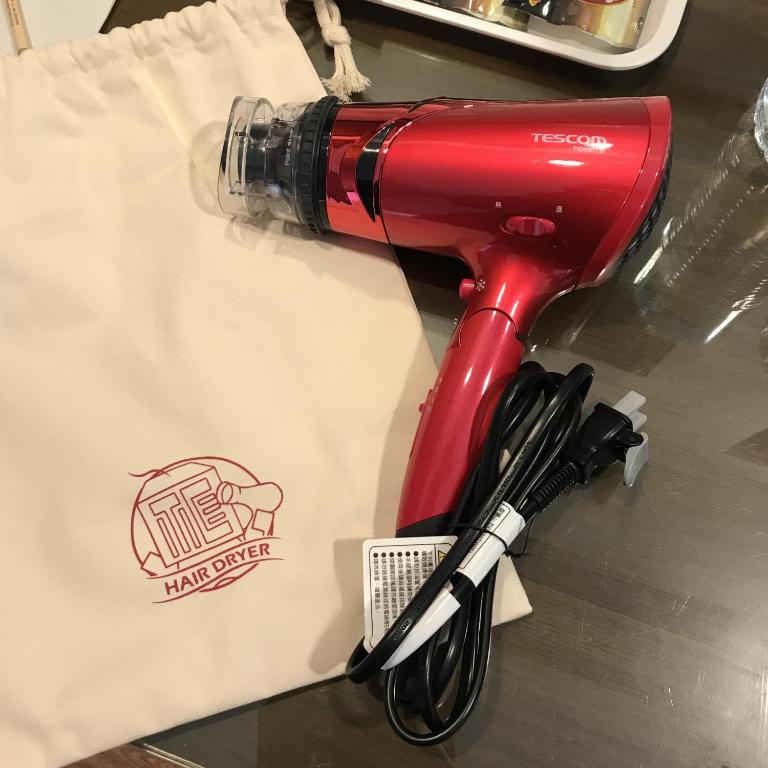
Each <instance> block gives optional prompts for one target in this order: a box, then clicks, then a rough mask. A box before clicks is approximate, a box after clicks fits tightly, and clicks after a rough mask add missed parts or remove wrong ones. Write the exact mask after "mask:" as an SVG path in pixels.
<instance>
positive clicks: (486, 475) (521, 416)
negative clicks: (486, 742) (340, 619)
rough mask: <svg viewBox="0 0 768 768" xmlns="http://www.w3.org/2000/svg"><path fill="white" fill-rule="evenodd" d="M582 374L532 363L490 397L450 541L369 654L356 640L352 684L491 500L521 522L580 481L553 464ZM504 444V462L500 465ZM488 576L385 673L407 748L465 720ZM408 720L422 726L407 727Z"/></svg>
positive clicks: (391, 709) (486, 639)
mask: <svg viewBox="0 0 768 768" xmlns="http://www.w3.org/2000/svg"><path fill="white" fill-rule="evenodd" d="M592 376H593V369H592V368H591V367H590V366H588V365H586V364H583V363H582V364H579V365H577V366H576V367H575V368H574V369H573V370H572V371H571V372H570V373H569V374H568V375H567V376H564V375H563V374H560V373H552V372H548V371H546V370H545V369H544V368H543V367H542V366H541V365H539V364H538V363H534V362H528V363H525V364H524V365H522V366H521V367H520V370H519V371H518V373H517V375H516V376H515V377H514V378H513V379H512V380H511V381H510V382H509V384H508V385H507V387H506V388H505V390H504V392H503V393H502V395H501V397H500V398H499V402H498V405H497V406H496V410H495V412H494V416H493V419H492V423H491V426H490V428H489V431H488V436H487V438H486V441H485V444H484V447H483V451H482V455H481V457H480V460H479V461H478V463H477V465H476V467H475V469H474V471H473V472H472V474H471V476H470V478H469V480H468V482H467V483H466V485H465V487H464V489H463V492H462V494H461V496H460V498H459V500H458V502H457V504H456V508H455V509H454V510H453V513H452V515H451V516H450V517H449V520H448V530H447V531H446V532H447V533H455V534H457V535H458V539H457V541H456V543H455V544H454V545H453V546H452V547H451V549H450V550H449V552H448V554H447V555H446V557H445V558H444V560H443V561H442V562H441V563H440V564H439V565H438V567H437V568H436V569H435V571H434V572H433V573H432V574H431V575H430V577H429V578H428V579H427V580H426V581H425V582H424V584H423V585H422V587H421V589H420V590H419V591H418V592H417V593H416V595H415V596H414V597H413V599H412V600H411V602H410V603H409V604H408V605H407V606H406V608H405V609H404V610H403V612H402V613H401V614H400V616H399V617H398V619H397V621H396V622H395V623H394V624H393V625H392V627H391V628H390V629H389V631H388V632H387V633H386V634H385V636H384V637H383V638H382V639H381V640H380V641H379V643H378V644H377V645H376V646H375V647H374V648H373V650H372V651H371V652H370V653H366V651H365V649H364V647H363V645H362V641H361V643H359V644H358V646H357V648H356V649H355V651H354V652H353V654H352V656H351V658H350V661H349V664H348V669H347V671H348V673H349V676H350V678H351V679H352V680H353V681H355V682H363V681H364V680H367V679H369V678H371V677H372V676H374V675H375V674H377V673H378V672H379V671H380V670H381V667H382V666H383V665H384V664H385V663H386V661H387V660H388V659H389V657H390V656H391V655H392V653H393V652H394V651H395V649H396V648H397V647H398V646H399V645H400V643H401V642H402V641H403V640H404V638H405V637H406V636H407V634H408V633H409V632H410V630H411V629H412V628H413V626H414V625H415V624H416V622H417V621H418V619H419V617H420V616H421V615H422V614H423V613H424V611H425V610H426V609H427V608H428V607H429V605H430V603H431V602H432V600H434V598H435V596H436V595H437V593H438V592H439V591H440V589H441V588H442V586H443V585H444V584H445V583H446V582H447V581H449V579H450V577H451V576H452V574H453V573H454V571H455V570H456V568H457V567H458V566H459V564H460V563H461V561H462V559H463V558H464V556H465V555H466V554H467V552H468V551H469V550H470V548H471V547H472V546H473V544H474V543H475V542H476V541H477V539H478V538H479V537H480V536H481V535H482V534H483V530H484V529H485V527H486V526H487V525H488V523H489V520H490V518H491V516H492V515H493V513H494V512H495V510H496V509H497V508H498V506H499V504H500V503H501V502H503V501H506V502H508V503H509V504H511V505H512V506H513V507H514V508H515V509H516V510H517V512H518V513H519V514H520V515H521V516H522V517H523V518H524V519H525V520H526V521H530V520H531V519H532V518H533V516H534V515H536V514H537V513H538V512H539V511H541V510H542V509H544V508H545V507H546V506H548V505H549V504H550V503H551V502H552V501H553V500H554V499H555V498H556V497H557V496H559V495H560V494H561V493H563V491H565V490H566V489H567V488H570V487H571V486H572V485H574V484H575V483H576V482H584V480H583V479H582V478H581V477H580V476H579V472H578V470H577V468H576V467H575V466H574V465H573V462H571V461H566V462H562V461H561V458H562V456H563V454H564V450H565V449H566V447H567V446H568V445H569V444H570V443H571V442H572V441H573V439H574V437H575V436H576V434H577V432H578V431H579V424H580V421H581V412H582V405H583V402H584V398H585V396H586V394H587V392H588V390H589V386H590V384H591V381H592ZM526 423H528V427H527V429H525V432H524V434H522V436H519V434H517V433H518V430H521V427H523V426H524V425H525V424H526ZM630 426H631V424H630ZM505 447H506V448H507V450H509V451H510V458H509V459H508V460H507V461H506V463H504V465H503V466H502V455H503V451H504V449H505ZM495 580H496V567H494V568H493V569H492V570H491V571H490V572H489V573H488V575H487V576H486V577H485V579H484V580H483V581H482V582H481V583H480V585H479V586H478V587H477V589H475V591H474V592H473V593H472V595H471V598H470V599H469V600H468V601H467V602H466V603H464V604H463V605H462V607H461V608H460V609H459V611H458V612H457V613H456V614H455V615H454V616H453V618H452V619H451V620H450V621H449V622H448V623H447V624H446V625H445V626H444V627H443V629H442V630H441V631H440V632H438V633H437V634H435V635H434V636H433V637H432V638H431V639H430V640H429V641H428V642H427V643H426V644H425V645H424V646H423V647H422V648H420V649H419V650H418V651H416V652H415V653H413V654H412V655H411V656H410V657H409V658H407V659H406V660H405V661H404V662H403V663H401V664H399V665H397V666H396V667H394V668H393V669H391V670H389V671H387V672H386V673H385V680H384V700H385V711H386V715H387V719H388V720H389V723H390V725H391V726H392V728H393V730H394V731H395V733H397V734H398V736H400V737H401V738H402V739H403V740H405V741H407V742H409V743H410V744H415V745H419V746H429V745H432V744H438V743H439V742H441V741H444V740H445V739H447V738H449V737H450V736H452V735H453V734H454V733H456V731H458V730H459V729H460V728H461V727H462V725H464V723H465V722H466V721H467V719H468V718H469V716H470V715H471V714H472V711H473V709H474V707H475V705H476V704H477V700H478V697H479V694H480V691H481V689H482V686H483V682H484V680H485V675H486V671H487V668H488V658H489V654H490V646H491V627H492V616H491V610H492V605H493V593H494V586H495ZM409 717H410V718H414V717H415V718H416V719H419V720H421V723H422V724H423V726H424V727H423V728H422V729H420V730H416V729H415V728H412V727H410V726H409V725H408V724H407V723H406V718H409Z"/></svg>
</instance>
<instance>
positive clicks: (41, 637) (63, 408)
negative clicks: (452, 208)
mask: <svg viewBox="0 0 768 768" xmlns="http://www.w3.org/2000/svg"><path fill="white" fill-rule="evenodd" d="M338 34H339V33H338V30H336V31H335V32H334V36H338ZM342 37H343V36H342ZM238 94H252V95H259V96H265V97H267V98H269V99H270V100H272V101H273V103H282V102H286V101H307V100H313V99H316V98H318V97H320V96H322V95H323V89H322V87H321V84H320V81H319V79H318V77H317V75H316V74H315V72H314V71H313V70H312V67H311V65H310V63H309V60H308V58H307V56H306V54H305V53H304V51H303V49H302V47H301V44H300V43H299V40H298V38H297V37H296V35H295V34H294V32H293V31H292V29H291V28H290V26H289V24H288V22H287V21H286V18H285V15H284V12H283V9H282V7H281V4H280V2H279V0H247V1H246V0H221V1H220V2H219V3H218V4H217V5H213V4H206V5H204V6H201V7H199V8H191V9H187V10H185V11H183V12H182V13H179V14H171V15H170V16H168V17H166V18H165V19H164V20H162V21H152V22H148V23H144V24H140V25H139V26H137V27H134V28H132V29H130V30H125V29H119V30H115V31H113V32H111V33H110V34H108V35H106V36H96V37H93V38H90V39H86V40H82V41H77V42H74V43H71V44H66V45H58V46H55V47H52V48H49V49H46V50H42V51H29V52H27V53H24V54H22V55H21V56H20V57H19V58H18V59H16V58H7V59H4V60H2V61H1V62H0V103H2V110H0V361H1V362H2V375H1V376H0V423H1V424H2V443H0V487H2V496H1V497H0V498H1V499H2V501H0V557H1V558H2V566H3V572H4V578H3V579H2V582H1V583H2V586H1V587H0V590H1V592H2V605H3V617H4V620H3V627H2V634H0V650H1V651H2V653H1V654H0V656H1V660H0V765H2V766H8V768H43V767H46V768H47V767H49V766H60V765H63V764H66V763H69V762H70V761H73V760H75V759H78V758H81V757H84V756H86V755H89V754H92V753H95V752H97V751H99V750H101V749H105V748H108V747H111V746H114V745H117V744H120V743H122V742H125V741H127V740H129V739H133V738H137V737H140V736H142V735H145V734H148V733H152V732H156V731H158V730H161V729H165V728H168V727H170V726H173V725H175V724H178V723H181V722H185V721H189V720H192V719H195V718H198V717H201V716H204V715H208V714H211V713H214V712H217V711H221V710H225V709H228V708H230V707H234V706H237V705H240V704H243V703H246V702H249V701H254V700H257V699H259V698H262V697H266V696H271V695H274V694H276V693H279V692H281V691H286V690H290V689H292V688H295V687H297V686H302V685H306V684H308V683H312V682H315V681H319V680H323V679H326V678H328V677H331V676H333V675H338V674H340V673H342V672H343V669H344V663H345V660H346V657H347V654H348V653H349V652H350V650H351V648H352V647H353V645H354V644H355V642H356V641H357V639H358V638H359V637H360V635H361V632H362V628H363V621H362V598H361V584H360V582H361V541H362V540H363V539H365V538H367V537H370V536H371V535H377V536H387V535H390V534H391V531H392V528H393V524H394V518H395V512H396V509H397V502H398V495H399V490H400V485H401V482H402V477H403V472H404V467H405V462H406V459H407V456H408V451H409V448H410V444H411V439H412V436H413V433H414V430H415V428H416V423H417V417H418V409H417V406H418V403H419V401H420V399H421V398H422V397H423V395H424V393H425V391H426V389H427V388H428V387H429V385H430V384H431V382H432V380H433V377H434V375H435V369H434V363H433V361H432V358H431V356H430V353H429V351H428V349H427V347H426V344H425V341H424V337H423V334H422V330H421V326H420V323H419V318H418V316H417V314H416V311H415V309H414V307H413V304H412V301H411V298H410V295H409V293H408V289H407V286H406V283H405V281H404V279H403V276H402V274H401V272H400V269H399V267H398V266H397V264H396V262H395V261H394V259H393V258H392V256H391V254H390V253H389V251H388V249H386V248H383V247H380V246H378V245H373V244H370V243H366V242H361V241H352V240H351V239H344V238H326V239H316V238H314V237H312V236H311V235H309V234H307V233H304V232H302V231H299V230H294V229H288V228H287V227H286V226H285V225H282V224H280V223H277V222H271V223H268V222H261V221H259V222H255V223H251V224H249V223H243V222H235V221H231V220H229V219H228V218H226V217H225V216H224V215H223V214H221V213H220V212H219V210H218V207H217V203H216V198H215V186H216V170H217V163H218V155H219V152H220V147H221V141H222V137H223V135H224V128H225V119H226V117H227V114H228V112H229V107H230V103H231V101H232V99H233V97H234V96H236V95H238ZM510 574H511V575H510V578H509V579H508V580H506V581H505V583H504V585H502V586H503V587H504V588H503V589H502V590H501V592H502V593H503V605H502V607H501V611H500V613H499V614H498V616H499V617H500V618H512V617H514V616H518V615H521V614H522V613H525V612H527V611H528V610H529V607H528V603H527V601H526V600H525V596H524V594H523V592H522V589H521V587H520V586H519V582H518V581H516V577H515V576H514V572H513V571H512V570H511V569H510Z"/></svg>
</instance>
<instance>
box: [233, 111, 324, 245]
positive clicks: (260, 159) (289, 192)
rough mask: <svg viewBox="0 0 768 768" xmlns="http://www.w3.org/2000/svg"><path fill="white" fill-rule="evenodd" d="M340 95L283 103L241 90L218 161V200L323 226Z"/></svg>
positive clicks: (241, 210) (236, 210)
mask: <svg viewBox="0 0 768 768" xmlns="http://www.w3.org/2000/svg"><path fill="white" fill-rule="evenodd" d="M337 104H338V99H336V98H335V97H332V96H326V97H325V98H323V99H320V100H319V101H315V102H309V103H306V104H282V105H281V106H279V107H278V108H277V109H275V108H274V107H273V106H272V104H270V103H269V101H267V100H266V99H257V98H247V97H243V96H240V97H238V98H236V99H235V101H234V102H233V104H232V110H231V111H230V113H229V122H228V123H227V132H226V135H225V137H224V147H223V148H222V152H221V164H220V166H219V205H220V206H221V208H222V210H224V212H225V213H229V214H231V215H234V216H260V215H261V214H262V213H265V212H267V211H268V212H269V213H270V214H271V215H272V216H274V217H275V218H278V219H284V220H286V221H294V222H297V223H300V224H306V225H307V226H308V227H310V228H311V229H313V230H314V231H325V230H326V229H327V227H326V226H325V225H324V218H325V215H324V214H325V211H324V208H325V154H324V153H325V149H327V146H326V142H327V139H328V135H329V133H330V126H331V125H332V123H333V118H334V117H335V115H336V111H337V110H338V107H337Z"/></svg>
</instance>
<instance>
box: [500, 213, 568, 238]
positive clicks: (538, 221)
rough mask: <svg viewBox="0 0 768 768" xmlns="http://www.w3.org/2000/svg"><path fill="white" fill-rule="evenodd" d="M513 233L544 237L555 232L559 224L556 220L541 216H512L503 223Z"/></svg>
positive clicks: (504, 227)
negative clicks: (556, 223)
mask: <svg viewBox="0 0 768 768" xmlns="http://www.w3.org/2000/svg"><path fill="white" fill-rule="evenodd" d="M502 229H505V230H506V231H507V232H509V233H510V234H512V235H522V236H523V237H544V236H545V235H552V234H554V232H555V230H556V229H557V226H556V225H555V222H554V221H550V220H549V219H542V218H541V217H540V216H510V217H509V218H508V219H507V220H506V221H505V222H504V224H503V225H502Z"/></svg>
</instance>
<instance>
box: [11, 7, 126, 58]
mask: <svg viewBox="0 0 768 768" xmlns="http://www.w3.org/2000/svg"><path fill="white" fill-rule="evenodd" d="M113 2H114V0H15V3H16V4H17V5H18V6H19V7H20V9H21V12H22V14H23V16H24V19H25V21H26V28H27V34H28V36H29V45H28V46H27V47H30V48H44V47H45V46H46V45H51V44H52V43H61V42H63V41H65V40H74V39H76V38H78V37H87V36H88V35H93V34H95V33H96V32H98V31H99V29H100V28H101V26H102V24H104V22H105V20H106V18H107V17H108V16H109V11H110V9H111V8H112V4H113ZM8 17H9V14H8V11H7V7H6V9H5V12H4V13H3V15H2V23H0V56H13V55H15V54H16V52H17V48H18V45H17V44H16V43H15V42H14V35H13V32H12V29H11V23H10V19H9V18H8Z"/></svg>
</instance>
